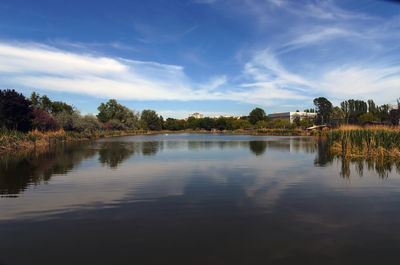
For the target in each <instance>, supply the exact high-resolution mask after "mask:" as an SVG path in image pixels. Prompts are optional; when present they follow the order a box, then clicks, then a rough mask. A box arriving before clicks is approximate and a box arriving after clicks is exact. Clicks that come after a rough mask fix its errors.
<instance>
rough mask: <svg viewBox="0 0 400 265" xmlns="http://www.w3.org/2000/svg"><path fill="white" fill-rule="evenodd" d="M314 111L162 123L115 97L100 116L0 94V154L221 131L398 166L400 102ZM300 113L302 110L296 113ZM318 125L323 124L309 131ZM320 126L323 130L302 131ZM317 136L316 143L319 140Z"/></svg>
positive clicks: (351, 103)
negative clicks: (297, 141)
mask: <svg viewBox="0 0 400 265" xmlns="http://www.w3.org/2000/svg"><path fill="white" fill-rule="evenodd" d="M313 103H314V105H315V109H306V110H304V112H305V113H316V114H314V115H305V116H303V117H302V116H300V115H299V114H296V113H298V112H299V111H298V110H297V111H296V113H294V115H293V116H292V113H290V115H289V117H286V116H285V117H286V118H285V119H282V118H277V119H275V118H271V117H269V116H267V115H266V113H265V111H264V110H263V109H261V108H258V107H257V108H254V109H253V110H252V111H251V112H250V113H249V114H248V115H247V116H240V117H231V116H229V117H224V116H219V117H213V118H212V117H202V115H201V114H199V113H194V114H193V115H191V116H190V117H188V118H187V119H175V118H167V119H166V120H164V118H163V117H162V116H161V115H159V114H157V112H156V111H154V110H150V109H145V110H143V111H141V112H136V111H134V110H131V109H129V108H128V107H126V106H124V105H121V104H120V103H118V102H117V100H115V99H110V100H108V101H107V102H105V103H101V104H100V105H99V106H98V108H97V110H98V114H97V115H92V114H86V115H82V114H81V113H80V112H79V110H77V109H76V108H75V107H74V106H72V105H69V104H67V103H65V102H61V101H52V100H51V99H49V98H48V97H47V96H46V95H43V96H40V95H39V94H37V93H35V92H33V93H32V94H31V96H30V98H26V97H25V96H24V95H23V94H21V93H18V92H16V91H15V90H11V89H5V90H0V153H2V152H9V151H13V150H32V149H35V148H37V147H40V148H42V147H46V146H50V145H53V144H57V143H65V142H74V141H82V140H90V139H98V138H106V137H115V136H128V135H140V134H159V133H164V134H165V133H225V134H248V135H278V136H310V135H316V136H318V142H319V143H321V144H324V145H326V147H327V148H329V150H330V152H331V154H332V155H334V156H341V157H343V158H366V159H391V160H399V161H400V127H399V121H400V99H398V100H397V106H395V105H389V104H384V105H381V106H378V105H375V103H374V101H373V100H368V101H367V102H365V101H363V100H353V99H350V100H346V101H343V102H341V103H340V107H339V106H333V104H332V103H331V102H330V101H329V100H328V99H326V98H324V97H319V98H315V99H314V101H313ZM299 113H300V112H299ZM314 125H321V126H314ZM312 126H314V127H313V128H319V129H321V130H320V131H318V130H316V131H313V130H306V129H307V128H312ZM319 139H321V141H319Z"/></svg>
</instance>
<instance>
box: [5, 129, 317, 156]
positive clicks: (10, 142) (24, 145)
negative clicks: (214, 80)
mask: <svg viewBox="0 0 400 265" xmlns="http://www.w3.org/2000/svg"><path fill="white" fill-rule="evenodd" d="M177 133H210V134H211V133H220V134H246V135H260V136H261V135H277V136H310V135H315V132H307V131H305V130H298V129H297V130H296V129H259V130H241V129H239V130H222V131H219V130H211V131H208V130H190V129H189V130H177V131H172V130H160V131H150V130H128V131H121V130H120V131H97V132H94V133H91V134H88V133H79V132H70V131H64V130H62V129H60V130H58V131H49V132H40V131H38V130H34V131H30V132H27V133H24V132H19V131H15V130H7V129H0V154H1V153H4V152H9V151H31V150H33V149H35V148H40V149H43V148H46V147H50V146H52V145H55V144H59V143H68V142H76V141H85V140H94V139H100V138H109V137H119V136H134V135H152V134H177Z"/></svg>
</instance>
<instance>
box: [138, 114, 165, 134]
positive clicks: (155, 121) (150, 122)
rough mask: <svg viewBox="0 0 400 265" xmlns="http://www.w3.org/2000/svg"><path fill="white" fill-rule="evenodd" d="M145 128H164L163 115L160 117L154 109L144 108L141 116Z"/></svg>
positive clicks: (153, 129)
mask: <svg viewBox="0 0 400 265" xmlns="http://www.w3.org/2000/svg"><path fill="white" fill-rule="evenodd" d="M140 122H141V124H142V128H143V129H149V130H152V131H159V130H161V129H162V117H159V116H158V115H157V113H156V112H155V111H154V110H143V111H142V115H141V116H140Z"/></svg>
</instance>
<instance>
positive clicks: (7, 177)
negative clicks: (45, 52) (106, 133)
mask: <svg viewBox="0 0 400 265" xmlns="http://www.w3.org/2000/svg"><path fill="white" fill-rule="evenodd" d="M164 148H166V149H169V150H170V151H172V150H175V149H186V148H187V150H188V151H210V150H211V149H213V148H216V149H219V150H224V149H236V150H239V149H243V148H249V149H250V151H251V153H252V154H254V155H255V156H262V155H264V154H265V153H266V150H267V148H268V149H269V150H271V153H273V151H274V150H278V151H281V152H282V151H283V152H289V153H299V152H300V153H304V154H306V153H315V159H314V166H316V167H325V166H328V165H332V164H333V162H334V161H339V162H340V163H341V165H340V173H339V174H340V176H341V177H343V178H350V176H351V175H352V174H355V175H358V176H363V174H364V173H365V170H368V171H374V172H376V174H377V175H378V176H379V177H380V178H387V177H388V176H389V173H390V172H392V171H393V170H396V171H397V172H398V173H399V174H400V161H397V162H396V161H390V160H384V159H381V160H363V159H343V158H341V157H334V156H333V155H332V154H331V153H330V149H329V147H328V145H327V144H326V143H325V142H324V141H323V140H322V139H318V141H315V140H314V139H313V138H307V137H305V138H296V137H290V138H274V139H271V140H270V139H263V140H250V141H242V140H241V141H208V140H206V141H205V140H202V141H199V140H194V141H159V140H158V141H133V140H132V141H123V140H122V141H120V140H118V139H117V140H114V139H113V140H111V139H110V140H109V139H106V140H100V141H93V142H90V141H89V142H79V143H69V144H60V145H56V146H53V147H51V148H50V149H46V150H39V149H37V150H34V151H32V152H25V153H23V152H20V153H14V154H2V155H1V156H0V195H1V196H8V197H11V196H16V195H17V194H19V193H21V192H23V191H25V190H26V189H27V187H29V186H30V185H39V184H41V183H46V182H48V181H49V180H50V178H51V177H52V176H53V175H54V174H67V173H68V172H69V171H71V170H72V169H74V168H75V167H77V166H78V165H80V164H81V162H82V161H83V160H85V159H90V158H94V157H95V156H96V155H98V161H99V162H100V163H101V164H102V165H105V166H107V167H109V168H111V169H116V168H117V167H118V166H120V165H121V164H122V163H124V162H125V161H126V160H128V159H129V158H130V157H132V156H134V155H143V156H154V155H156V154H157V153H158V152H160V151H162V150H163V149H164Z"/></svg>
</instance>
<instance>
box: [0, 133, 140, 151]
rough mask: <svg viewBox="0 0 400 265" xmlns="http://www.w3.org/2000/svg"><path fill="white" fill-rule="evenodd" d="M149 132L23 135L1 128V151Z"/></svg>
mask: <svg viewBox="0 0 400 265" xmlns="http://www.w3.org/2000/svg"><path fill="white" fill-rule="evenodd" d="M146 133H148V132H147V130H129V131H106V130H104V131H103V130H101V131H93V132H75V131H64V130H58V131H47V132H40V131H38V130H35V131H31V132H28V133H23V132H19V131H15V130H8V129H5V128H0V151H1V150H9V149H18V148H31V147H36V146H38V145H41V146H43V145H50V144H53V143H57V142H65V141H78V140H85V139H97V138H105V137H114V136H124V135H136V134H146Z"/></svg>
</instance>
